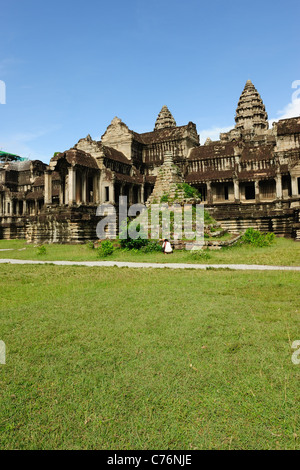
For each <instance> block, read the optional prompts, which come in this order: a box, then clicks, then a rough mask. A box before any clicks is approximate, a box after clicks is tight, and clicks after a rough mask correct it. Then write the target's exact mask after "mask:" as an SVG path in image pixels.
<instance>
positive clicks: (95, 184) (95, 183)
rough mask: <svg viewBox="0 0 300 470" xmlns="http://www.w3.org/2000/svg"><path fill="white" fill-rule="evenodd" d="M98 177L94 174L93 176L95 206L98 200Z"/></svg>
mask: <svg viewBox="0 0 300 470" xmlns="http://www.w3.org/2000/svg"><path fill="white" fill-rule="evenodd" d="M98 186H99V185H98V175H97V174H95V175H94V176H93V203H94V204H97V203H98V200H99V196H98Z"/></svg>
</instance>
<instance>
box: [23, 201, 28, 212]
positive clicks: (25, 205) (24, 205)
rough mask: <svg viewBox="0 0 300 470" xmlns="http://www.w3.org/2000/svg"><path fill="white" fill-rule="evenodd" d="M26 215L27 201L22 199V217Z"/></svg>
mask: <svg viewBox="0 0 300 470" xmlns="http://www.w3.org/2000/svg"><path fill="white" fill-rule="evenodd" d="M26 213H27V201H26V199H24V201H23V215H26Z"/></svg>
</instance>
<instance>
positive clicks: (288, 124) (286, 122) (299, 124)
mask: <svg viewBox="0 0 300 470" xmlns="http://www.w3.org/2000/svg"><path fill="white" fill-rule="evenodd" d="M276 125H277V135H288V134H300V117H294V118H289V119H281V120H280V121H278V123H277V124H276Z"/></svg>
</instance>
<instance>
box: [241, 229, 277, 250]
mask: <svg viewBox="0 0 300 470" xmlns="http://www.w3.org/2000/svg"><path fill="white" fill-rule="evenodd" d="M274 241H275V235H274V233H273V232H268V233H262V232H260V231H259V230H254V229H253V228H248V229H247V230H246V232H245V233H244V235H243V236H242V237H241V243H245V244H247V245H252V246H255V247H261V246H269V245H271V244H272V243H274Z"/></svg>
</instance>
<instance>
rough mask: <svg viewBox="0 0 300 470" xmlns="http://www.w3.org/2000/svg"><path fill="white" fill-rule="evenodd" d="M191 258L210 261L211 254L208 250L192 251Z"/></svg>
mask: <svg viewBox="0 0 300 470" xmlns="http://www.w3.org/2000/svg"><path fill="white" fill-rule="evenodd" d="M191 258H193V259H194V260H199V261H200V260H209V259H210V258H211V255H210V253H209V252H208V250H207V249H202V250H192V251H191Z"/></svg>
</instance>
